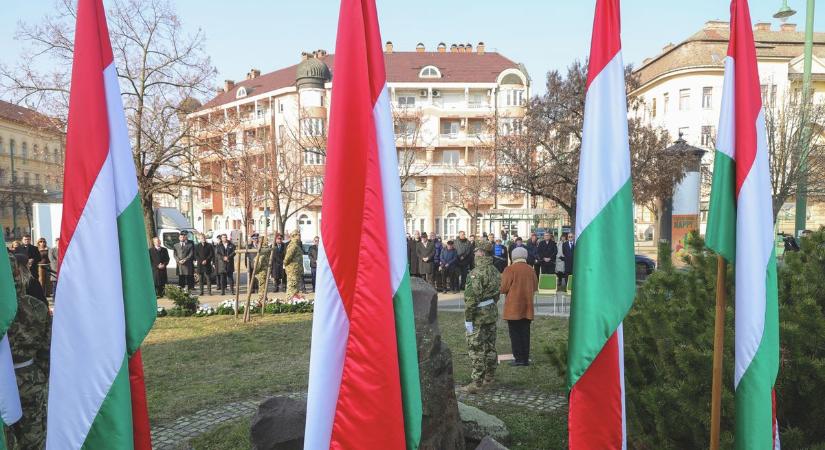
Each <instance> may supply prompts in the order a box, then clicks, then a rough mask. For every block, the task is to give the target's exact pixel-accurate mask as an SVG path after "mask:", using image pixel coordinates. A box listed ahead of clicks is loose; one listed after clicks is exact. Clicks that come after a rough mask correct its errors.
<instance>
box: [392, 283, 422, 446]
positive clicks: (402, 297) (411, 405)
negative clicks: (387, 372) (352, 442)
mask: <svg viewBox="0 0 825 450" xmlns="http://www.w3.org/2000/svg"><path fill="white" fill-rule="evenodd" d="M392 301H393V307H394V309H395V334H396V339H397V340H398V365H399V373H400V376H401V399H402V402H403V404H404V430H405V435H406V438H407V449H409V450H415V449H417V448H418V445H419V444H420V442H421V415H422V406H421V382H420V380H419V375H418V347H417V346H416V340H415V312H414V311H413V300H412V291H411V290H410V273H409V271H408V270H405V271H404V278H402V279H401V284H400V285H399V286H398V290H396V291H395V295H394V296H393V298H392Z"/></svg>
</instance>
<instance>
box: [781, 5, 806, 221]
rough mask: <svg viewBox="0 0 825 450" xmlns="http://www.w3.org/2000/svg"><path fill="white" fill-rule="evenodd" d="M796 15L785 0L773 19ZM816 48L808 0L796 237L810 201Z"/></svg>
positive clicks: (784, 18) (786, 18)
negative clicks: (812, 88) (809, 114)
mask: <svg viewBox="0 0 825 450" xmlns="http://www.w3.org/2000/svg"><path fill="white" fill-rule="evenodd" d="M794 14H796V11H794V10H793V9H791V8H790V7H789V6H788V0H783V2H782V7H781V8H780V9H779V11H777V13H776V14H774V15H773V17H775V18H777V19H780V20H781V21H783V22H784V21H786V20H788V17H791V16H793V15H794ZM813 47H814V0H808V1H807V6H806V8H805V52H804V55H805V60H804V65H803V72H802V112H801V118H802V121H801V123H802V139H801V140H800V142H799V147H800V149H799V150H800V151H799V179H798V180H797V184H796V220H795V223H794V231H795V235H796V236H799V234H800V232H801V231H802V230H804V229H805V225H806V224H805V221H806V216H807V211H806V209H807V201H808V152H809V151H810V145H811V127H810V125H809V124H808V120H810V119H809V118H808V110H809V107H810V105H809V104H810V101H811V62H812V60H813Z"/></svg>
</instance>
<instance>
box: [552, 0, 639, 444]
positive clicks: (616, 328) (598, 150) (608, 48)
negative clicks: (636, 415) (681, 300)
mask: <svg viewBox="0 0 825 450" xmlns="http://www.w3.org/2000/svg"><path fill="white" fill-rule="evenodd" d="M620 24H621V21H620V17H619V0H598V1H597V2H596V17H595V20H594V23H593V36H592V40H591V45H590V65H589V67H588V71H587V84H586V88H587V93H586V97H585V105H584V130H583V134H582V145H581V158H580V161H579V184H578V190H577V196H576V235H577V236H578V240H577V243H576V258H575V261H574V265H573V299H572V301H571V311H570V337H569V341H568V342H569V344H568V346H569V349H568V350H569V351H568V359H567V364H568V370H567V383H568V387H569V389H570V400H569V403H570V410H569V418H568V433H569V441H570V448H571V449H595V448H598V449H621V448H624V447H625V442H626V436H625V408H624V351H623V341H622V320H623V319H624V317H625V315H627V312H628V311H629V310H630V307H631V306H632V304H633V296H634V295H635V291H636V278H635V277H636V274H635V269H634V264H635V262H634V261H635V259H634V256H633V197H632V189H631V184H630V150H629V147H628V139H627V96H626V92H625V77H624V64H623V62H622V52H621V39H620V36H619V34H620Z"/></svg>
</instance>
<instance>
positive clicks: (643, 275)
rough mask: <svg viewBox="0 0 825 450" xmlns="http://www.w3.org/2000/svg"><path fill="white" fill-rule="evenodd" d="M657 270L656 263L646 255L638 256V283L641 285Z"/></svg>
mask: <svg viewBox="0 0 825 450" xmlns="http://www.w3.org/2000/svg"><path fill="white" fill-rule="evenodd" d="M654 270H656V261H654V260H652V259H651V258H649V257H647V256H645V255H636V282H637V283H641V282H642V281H644V280H645V279H647V277H648V276H650V274H652V273H653V271H654Z"/></svg>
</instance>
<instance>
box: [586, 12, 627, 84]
mask: <svg viewBox="0 0 825 450" xmlns="http://www.w3.org/2000/svg"><path fill="white" fill-rule="evenodd" d="M619 9H620V8H619V0H598V1H597V2H596V16H595V17H594V19H593V36H592V38H591V40H590V42H591V45H590V62H589V65H588V68H587V84H586V87H587V88H589V87H590V83H591V82H592V81H593V80H594V79H595V78H596V76H597V75H598V74H599V73H601V71H602V69H604V67H605V66H606V65H607V63H609V62H610V61H611V60H612V59H613V58H614V57H615V56H616V54H617V53H619V50H621V48H622V40H621V37H620V35H621V31H622V30H621V28H622V25H621V16H620V11H619Z"/></svg>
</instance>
